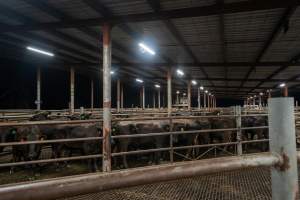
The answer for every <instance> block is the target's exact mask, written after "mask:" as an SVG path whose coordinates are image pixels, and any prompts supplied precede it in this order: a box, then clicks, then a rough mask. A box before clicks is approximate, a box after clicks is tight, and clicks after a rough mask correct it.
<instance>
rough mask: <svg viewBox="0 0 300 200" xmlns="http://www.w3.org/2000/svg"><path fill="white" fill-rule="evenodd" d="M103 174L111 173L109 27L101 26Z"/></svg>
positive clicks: (106, 25) (105, 24) (107, 25)
mask: <svg viewBox="0 0 300 200" xmlns="http://www.w3.org/2000/svg"><path fill="white" fill-rule="evenodd" d="M102 28H103V140H102V141H103V162H102V164H103V172H110V171H111V144H110V138H111V74H110V71H111V26H110V25H109V24H107V23H104V24H103V27H102Z"/></svg>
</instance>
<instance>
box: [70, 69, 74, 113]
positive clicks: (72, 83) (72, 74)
mask: <svg viewBox="0 0 300 200" xmlns="http://www.w3.org/2000/svg"><path fill="white" fill-rule="evenodd" d="M74 96H75V70H74V68H73V67H71V70H70V113H71V114H74V109H75V105H74V102H75V97H74Z"/></svg>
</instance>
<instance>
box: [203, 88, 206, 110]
mask: <svg viewBox="0 0 300 200" xmlns="http://www.w3.org/2000/svg"><path fill="white" fill-rule="evenodd" d="M203 103H204V109H206V93H205V92H204V93H203Z"/></svg>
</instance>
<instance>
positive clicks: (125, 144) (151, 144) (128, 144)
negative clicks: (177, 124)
mask: <svg viewBox="0 0 300 200" xmlns="http://www.w3.org/2000/svg"><path fill="white" fill-rule="evenodd" d="M168 130H169V123H168V121H146V122H128V121H121V122H117V123H115V124H114V125H113V135H133V134H147V133H158V132H166V131H168ZM168 141H169V136H167V135H166V136H149V137H137V138H120V139H117V140H116V149H118V150H119V151H120V152H127V151H128V150H129V148H133V149H145V148H144V147H147V148H162V147H163V146H165V145H166V144H167V142H168ZM161 155H162V153H161V152H155V153H154V154H152V159H151V161H152V162H154V163H156V164H159V162H160V159H161V158H162V156H161ZM122 161H123V165H124V167H125V168H128V162H127V157H126V155H123V156H122ZM151 161H150V162H151ZM115 163H116V161H115Z"/></svg>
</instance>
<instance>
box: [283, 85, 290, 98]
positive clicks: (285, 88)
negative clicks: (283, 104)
mask: <svg viewBox="0 0 300 200" xmlns="http://www.w3.org/2000/svg"><path fill="white" fill-rule="evenodd" d="M283 96H284V97H288V96H289V92H288V86H287V85H286V86H285V87H284V88H283Z"/></svg>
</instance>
